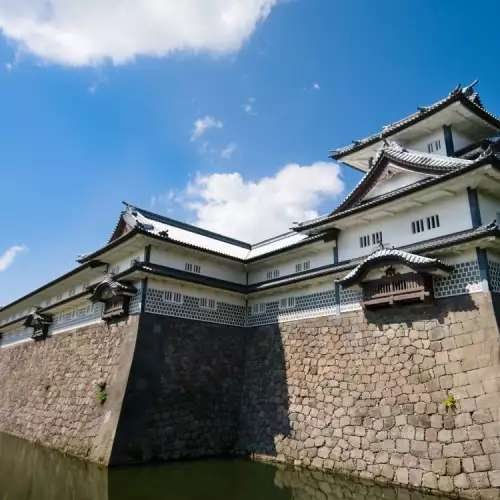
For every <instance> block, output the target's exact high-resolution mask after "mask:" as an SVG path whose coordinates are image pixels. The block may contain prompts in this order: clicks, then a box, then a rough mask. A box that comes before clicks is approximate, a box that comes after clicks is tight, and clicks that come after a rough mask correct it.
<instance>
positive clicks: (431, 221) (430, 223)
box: [427, 215, 439, 229]
mask: <svg viewBox="0 0 500 500" xmlns="http://www.w3.org/2000/svg"><path fill="white" fill-rule="evenodd" d="M436 227H439V215H432V216H431V217H427V229H435V228H436Z"/></svg>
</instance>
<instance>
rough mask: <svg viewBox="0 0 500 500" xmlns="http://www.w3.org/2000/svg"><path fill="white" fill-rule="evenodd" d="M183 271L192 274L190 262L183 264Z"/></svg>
mask: <svg viewBox="0 0 500 500" xmlns="http://www.w3.org/2000/svg"><path fill="white" fill-rule="evenodd" d="M184 270H185V271H188V272H190V273H192V272H193V264H191V263H190V262H186V263H185V264H184Z"/></svg>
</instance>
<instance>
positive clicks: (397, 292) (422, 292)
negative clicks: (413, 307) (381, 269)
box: [363, 273, 430, 306]
mask: <svg viewBox="0 0 500 500" xmlns="http://www.w3.org/2000/svg"><path fill="white" fill-rule="evenodd" d="M427 285H428V283H427V280H426V279H425V277H424V276H422V275H421V274H417V273H408V274H396V275H395V276H391V277H384V278H380V279H378V280H374V281H368V282H365V283H364V284H363V295H364V297H363V304H364V305H365V306H370V305H383V304H393V303H394V302H399V301H405V300H418V299H420V300H423V299H424V298H425V297H427V296H429V295H430V292H429V288H428V286H427Z"/></svg>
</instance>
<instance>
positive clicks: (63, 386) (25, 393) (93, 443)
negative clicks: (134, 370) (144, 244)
mask: <svg viewBox="0 0 500 500" xmlns="http://www.w3.org/2000/svg"><path fill="white" fill-rule="evenodd" d="M137 321H138V320H137V317H136V316H131V317H130V318H129V319H128V320H126V321H123V322H120V323H115V324H112V325H106V324H105V323H102V322H101V323H96V324H93V325H90V326H86V327H82V328H78V329H75V330H71V331H69V332H66V333H60V334H58V335H55V336H54V337H52V338H50V337H49V338H47V339H46V340H43V341H39V342H34V341H29V342H25V343H21V344H17V345H13V346H11V347H6V348H4V349H1V350H0V431H3V432H6V433H8V434H13V435H16V436H19V437H23V438H24V439H28V440H29V441H33V442H36V443H39V444H42V445H44V446H47V447H49V448H55V449H58V450H60V451H63V452H66V453H69V454H71V455H75V456H78V457H81V458H85V459H88V460H92V461H94V462H99V463H103V464H107V463H108V461H109V456H110V452H111V446H112V443H113V439H114V434H115V428H116V424H117V421H118V417H119V413H120V408H121V404H122V401H123V396H124V393H125V386H126V383H127V377H128V373H129V370H130V365H131V362H132V357H133V352H134V345H135V339H136V333H137ZM102 382H105V383H106V389H105V390H106V393H107V400H106V402H105V404H104V405H101V403H100V402H99V400H98V397H97V391H98V384H100V383H102Z"/></svg>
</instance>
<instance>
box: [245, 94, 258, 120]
mask: <svg viewBox="0 0 500 500" xmlns="http://www.w3.org/2000/svg"><path fill="white" fill-rule="evenodd" d="M254 103H255V99H254V98H253V97H250V98H249V99H248V102H247V103H246V104H243V110H244V111H245V113H246V114H247V115H250V116H256V115H257V112H256V111H255V110H254V107H253V105H254Z"/></svg>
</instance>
